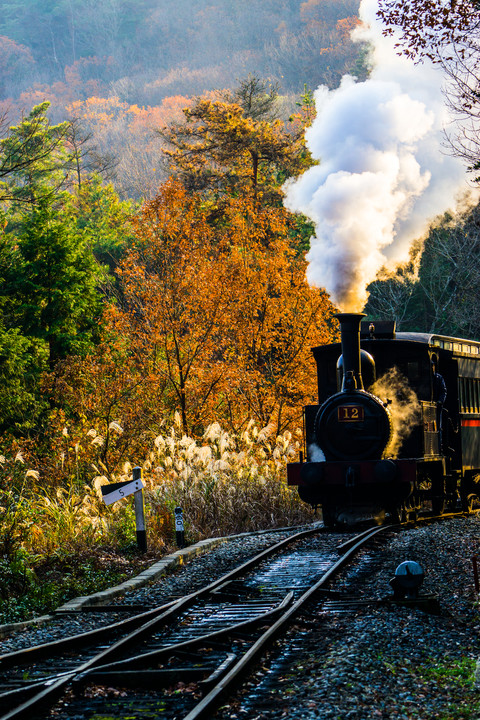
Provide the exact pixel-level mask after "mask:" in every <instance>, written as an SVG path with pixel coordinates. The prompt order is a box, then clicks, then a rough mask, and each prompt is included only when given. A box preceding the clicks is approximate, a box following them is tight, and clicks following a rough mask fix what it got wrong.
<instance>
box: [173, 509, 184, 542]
mask: <svg viewBox="0 0 480 720" xmlns="http://www.w3.org/2000/svg"><path fill="white" fill-rule="evenodd" d="M175 535H176V538H177V547H179V548H183V547H185V530H184V527H183V510H182V508H181V507H176V508H175Z"/></svg>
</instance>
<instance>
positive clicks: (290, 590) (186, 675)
mask: <svg viewBox="0 0 480 720" xmlns="http://www.w3.org/2000/svg"><path fill="white" fill-rule="evenodd" d="M386 529H388V526H382V527H380V528H374V529H369V530H366V531H364V532H363V533H361V534H360V535H356V536H354V537H353V538H351V539H350V540H349V541H347V542H346V543H343V544H342V545H341V546H338V548H337V549H336V550H333V549H332V546H331V544H330V548H329V549H327V550H325V546H324V547H322V532H323V533H324V532H325V531H322V529H321V528H315V529H314V530H308V531H303V532H301V533H297V534H296V535H293V536H290V537H289V538H287V539H285V540H282V541H281V542H279V543H276V544H275V545H273V546H271V547H270V548H268V549H267V550H264V551H263V552H262V553H260V554H259V555H257V556H255V557H254V558H252V559H251V560H249V561H248V562H246V563H244V564H242V565H241V566H239V567H238V568H236V569H235V570H233V571H231V572H229V573H227V574H226V575H224V576H223V577H221V578H219V579H218V580H216V581H215V582H213V583H210V584H209V585H207V586H205V587H203V588H202V589H200V590H199V591H197V592H194V593H191V594H189V595H186V596H185V597H182V598H180V599H178V600H174V601H171V602H169V603H167V604H164V605H162V606H160V607H156V608H154V609H152V610H149V611H145V612H141V613H137V614H135V615H134V616H132V617H129V618H127V619H125V620H121V621H117V622H115V623H112V624H110V625H108V626H105V627H101V628H98V629H96V630H92V631H89V632H87V633H82V634H78V635H76V636H73V637H69V638H65V639H61V640H56V641H54V642H51V643H46V644H44V645H39V646H35V647H31V648H26V649H24V650H20V651H17V652H14V653H8V654H6V655H2V656H0V708H1V710H0V712H3V713H4V714H3V715H2V716H1V717H0V720H14V719H15V720H21V719H23V718H28V719H29V720H34V719H35V718H42V720H45V718H47V717H52V718H53V717H55V718H57V719H58V720H67V719H69V718H73V717H75V718H83V717H84V718H100V717H102V718H106V717H108V718H111V717H112V718H113V717H115V718H117V717H118V718H121V717H124V718H127V717H135V718H136V719H137V718H138V720H140V719H141V718H147V717H148V718H151V717H156V716H157V714H160V713H161V716H162V717H164V718H172V719H173V718H175V719H176V720H179V719H180V718H184V719H185V720H196V719H197V718H202V717H209V716H210V717H211V714H212V712H213V711H214V709H215V708H216V707H218V705H219V704H220V703H221V702H222V701H223V700H224V699H225V698H226V697H227V696H228V695H229V694H230V693H231V692H232V688H235V687H236V686H238V684H239V682H240V680H241V678H242V677H244V676H245V675H246V674H248V672H249V671H250V670H251V668H252V667H253V665H254V664H255V663H258V661H259V660H260V658H261V657H262V656H263V655H264V654H265V652H266V651H267V649H268V648H269V647H270V645H271V644H272V643H273V642H274V640H275V639H277V638H279V637H280V636H281V635H282V634H284V633H285V632H286V629H287V628H288V626H289V624H290V623H291V622H292V620H293V619H294V618H295V617H296V616H297V615H298V614H299V613H300V612H301V611H302V610H303V609H304V608H305V607H306V606H307V605H308V603H309V602H311V601H312V600H313V599H314V598H316V597H318V595H319V594H320V592H321V591H322V590H324V589H325V588H326V587H327V586H328V583H329V582H330V581H331V580H332V578H333V577H334V576H335V575H336V574H337V573H338V572H339V571H340V570H341V569H342V568H343V567H344V566H345V565H346V564H347V563H348V562H349V561H350V559H351V558H352V557H353V556H354V555H355V553H356V552H358V550H360V549H361V548H362V547H364V545H365V544H366V543H368V542H369V541H370V540H371V539H372V537H373V536H375V535H377V534H378V533H379V532H382V531H385V530H386ZM315 535H317V537H316V538H315V537H314V536H315ZM323 537H326V536H325V535H324V536H323ZM323 544H324V542H323Z"/></svg>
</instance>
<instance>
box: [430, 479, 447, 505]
mask: <svg viewBox="0 0 480 720" xmlns="http://www.w3.org/2000/svg"><path fill="white" fill-rule="evenodd" d="M430 499H431V502H432V514H433V515H443V513H444V512H445V478H444V477H443V475H440V474H439V475H437V476H436V477H434V478H432V494H431V496H430Z"/></svg>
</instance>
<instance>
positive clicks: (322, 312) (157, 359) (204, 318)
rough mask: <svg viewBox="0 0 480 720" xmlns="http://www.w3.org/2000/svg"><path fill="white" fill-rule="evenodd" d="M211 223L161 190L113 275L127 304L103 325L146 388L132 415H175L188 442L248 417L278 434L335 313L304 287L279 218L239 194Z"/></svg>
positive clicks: (308, 385)
mask: <svg viewBox="0 0 480 720" xmlns="http://www.w3.org/2000/svg"><path fill="white" fill-rule="evenodd" d="M209 215H210V208H209V206H208V204H206V203H205V202H204V200H202V198H201V197H200V196H196V195H194V194H187V192H186V191H185V189H184V188H183V187H182V185H180V184H179V183H177V182H174V181H169V182H168V183H166V184H165V185H164V186H163V187H162V190H161V193H160V195H159V196H158V197H157V198H156V199H155V200H154V201H153V202H150V203H147V204H146V205H145V206H144V209H143V212H142V214H141V216H140V217H139V218H138V221H137V223H136V241H135V243H134V247H133V248H132V250H131V252H130V253H129V255H128V257H127V258H126V260H125V262H124V263H123V265H122V268H121V273H120V275H121V280H122V286H123V293H124V297H125V303H124V305H123V306H122V307H121V308H120V307H117V308H114V309H112V310H110V312H109V317H108V322H109V324H110V327H111V328H112V330H113V331H114V332H115V333H116V334H117V335H118V336H121V337H122V338H124V339H125V341H126V342H127V344H128V360H127V363H126V365H125V366H124V367H127V366H128V367H129V368H130V370H129V372H130V374H131V376H132V377H134V376H135V375H136V376H137V377H138V378H142V382H143V387H144V389H145V393H144V394H142V399H141V400H140V399H139V398H137V400H136V402H137V403H140V407H139V406H138V405H137V408H138V409H137V414H138V416H143V417H144V418H147V417H150V418H152V417H153V414H154V412H155V411H156V413H157V415H158V416H160V417H165V416H167V415H168V414H170V415H171V414H173V412H174V411H178V412H179V413H180V414H181V418H182V423H183V428H184V430H185V431H188V432H201V431H202V430H203V428H204V427H205V425H206V424H208V423H210V422H212V421H214V420H216V421H220V422H223V423H224V424H225V425H227V426H229V427H230V428H235V429H238V428H239V427H241V426H242V425H243V424H245V423H246V422H248V420H249V419H250V418H252V417H253V418H254V419H255V420H256V421H257V422H259V423H260V424H261V425H262V426H265V425H268V424H272V425H273V426H274V428H275V430H276V431H277V432H280V431H281V430H283V429H285V428H286V427H287V426H289V425H292V424H293V425H296V424H298V422H299V420H300V412H301V407H302V405H303V404H304V402H305V401H310V400H311V399H312V398H313V395H314V370H313V366H312V362H311V355H310V346H311V345H312V344H314V343H317V344H318V343H322V342H326V341H327V340H328V339H329V337H330V333H331V330H330V325H331V322H330V321H331V317H332V313H333V307H332V306H331V304H330V302H329V301H328V299H327V297H326V296H325V294H324V293H323V292H321V291H319V290H317V289H313V288H310V287H308V285H307V284H306V281H305V263H304V260H303V259H299V258H296V257H295V256H294V254H293V252H292V250H291V249H290V247H289V243H288V230H289V222H290V220H289V216H288V213H286V211H285V210H283V209H282V208H271V207H270V208H268V207H267V208H265V207H264V208H260V207H258V203H256V202H254V200H253V198H252V197H248V196H246V195H244V196H243V197H241V198H231V199H230V201H229V202H228V203H227V204H226V206H224V215H223V219H222V222H221V223H220V227H216V228H215V230H213V229H212V227H211V225H210V223H209ZM151 429H152V431H153V428H151Z"/></svg>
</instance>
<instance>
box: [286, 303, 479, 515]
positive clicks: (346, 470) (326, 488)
mask: <svg viewBox="0 0 480 720" xmlns="http://www.w3.org/2000/svg"><path fill="white" fill-rule="evenodd" d="M336 317H337V318H338V320H339V323H340V331H341V344H340V345H339V344H338V343H335V344H332V345H325V346H322V347H318V348H314V349H313V354H314V358H315V361H316V365H317V384H318V404H316V405H309V406H307V407H305V408H304V437H305V447H304V451H303V453H302V454H301V457H300V461H299V462H295V463H289V465H288V466H287V474H288V483H289V484H290V485H296V486H297V487H298V492H299V495H300V498H301V499H302V500H304V501H305V502H307V503H309V504H311V505H312V506H314V507H319V506H320V507H321V508H322V514H323V519H324V522H325V524H326V525H327V526H333V525H335V524H337V523H341V522H344V521H347V522H349V521H352V520H355V519H357V518H359V517H364V516H366V515H369V516H371V515H381V514H383V513H385V512H386V513H389V515H390V516H391V517H392V518H393V519H395V520H396V521H398V520H401V519H403V520H405V519H408V518H409V517H412V516H415V515H416V514H417V513H418V512H419V511H421V510H422V511H423V510H425V509H428V510H430V511H432V512H433V513H435V514H442V513H443V512H444V511H445V510H446V509H452V510H453V509H458V508H461V507H463V509H469V508H471V507H472V506H473V504H474V503H475V502H476V501H477V498H478V494H479V491H478V478H480V442H478V441H479V440H480V437H479V436H478V435H479V431H480V343H477V342H474V341H469V340H468V341H467V340H460V339H456V338H448V337H445V336H440V335H434V334H427V333H396V332H395V325H394V322H385V321H383V322H376V323H365V322H362V319H363V318H364V317H365V315H363V314H362V313H342V314H339V315H337V316H336ZM440 372H441V373H442V374H441V375H440ZM392 373H395V377H396V378H397V381H396V382H395V383H393V382H391V383H390V385H389V382H388V381H387V382H380V380H381V379H382V378H387V379H388V378H391V377H393V374H392ZM398 378H401V383H399V382H398ZM439 379H440V381H441V384H442V387H443V388H445V387H446V396H445V392H444V393H443V395H442V396H441V397H440V396H439V394H438V387H439ZM378 388H381V391H380V392H379V391H378ZM399 393H400V394H403V395H404V396H405V397H407V398H408V400H407V404H408V405H409V406H410V407H409V408H408V409H409V413H408V417H409V422H408V424H405V413H403V412H398V407H399V404H398V395H399ZM404 404H405V399H404ZM399 439H400V440H399Z"/></svg>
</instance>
